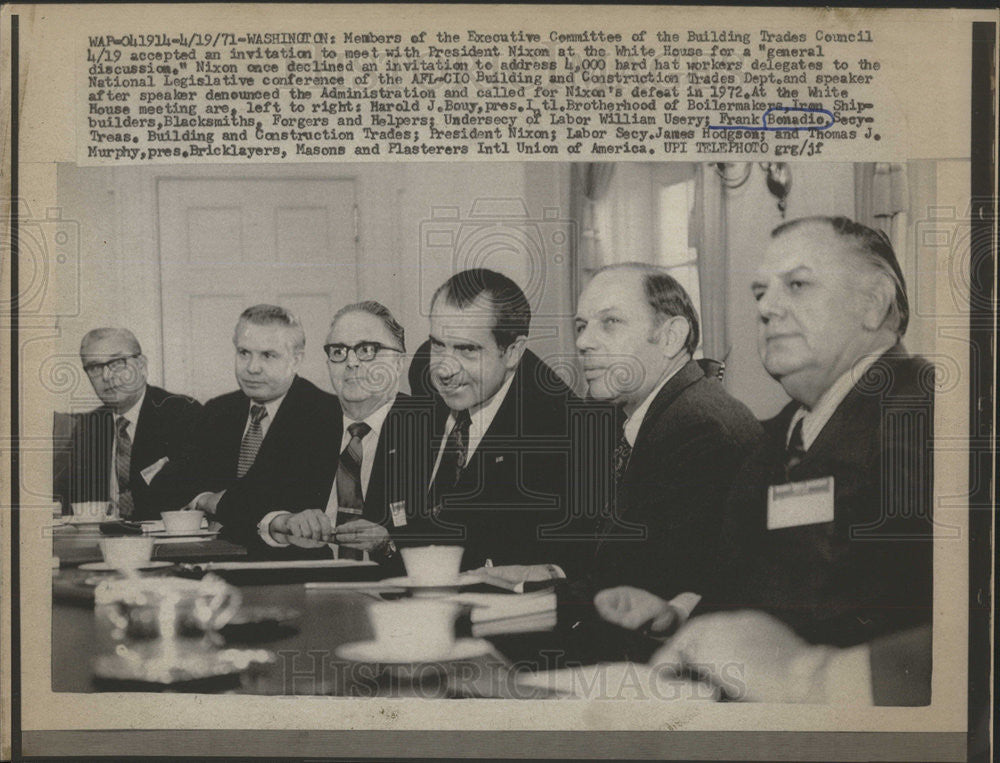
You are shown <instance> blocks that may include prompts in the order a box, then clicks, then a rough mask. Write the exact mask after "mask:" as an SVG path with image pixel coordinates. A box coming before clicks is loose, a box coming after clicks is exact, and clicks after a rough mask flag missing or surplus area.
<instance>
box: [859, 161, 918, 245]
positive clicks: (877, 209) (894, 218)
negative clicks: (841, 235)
mask: <svg viewBox="0 0 1000 763" xmlns="http://www.w3.org/2000/svg"><path fill="white" fill-rule="evenodd" d="M854 190H855V202H854V204H855V206H854V218H855V219H856V220H857V221H858V222H859V223H863V224H864V225H867V226H868V227H869V228H875V229H876V230H880V231H882V232H883V233H885V234H886V235H887V236H888V237H889V241H891V242H892V248H893V249H895V250H896V256H897V257H898V258H899V259H900V265H902V264H903V263H902V259H903V257H904V256H905V253H906V228H907V225H908V219H907V217H908V216H907V210H908V209H909V202H910V198H909V191H908V189H907V182H906V165H904V164H890V163H888V162H876V163H864V164H856V165H854Z"/></svg>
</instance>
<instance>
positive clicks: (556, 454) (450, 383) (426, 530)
mask: <svg viewBox="0 0 1000 763" xmlns="http://www.w3.org/2000/svg"><path fill="white" fill-rule="evenodd" d="M530 322H531V308H530V306H529V304H528V300H527V299H526V298H525V295H524V292H522V291H521V289H520V287H519V286H518V285H517V284H516V283H514V281H512V280H511V279H509V278H507V277H506V276H504V275H502V274H500V273H497V272H494V271H492V270H486V269H483V268H476V269H472V270H465V271H462V272H459V273H456V274H455V275H454V276H452V277H451V278H449V279H448V280H447V281H446V282H445V283H444V284H443V285H442V286H441V287H440V288H438V289H437V291H436V292H435V293H434V296H433V298H432V300H431V316H430V358H429V372H428V376H429V379H430V382H431V384H432V386H433V388H434V392H435V396H434V399H435V414H434V438H433V441H432V445H431V448H430V458H431V469H430V471H431V482H430V487H429V490H428V496H427V506H426V508H425V511H424V512H423V514H424V515H423V516H421V517H416V518H415V519H414V521H413V522H412V523H411V526H410V527H409V528H408V530H407V538H406V542H408V543H432V542H433V543H454V544H456V545H463V546H465V557H464V560H463V563H462V564H463V567H464V568H465V569H470V568H476V567H480V566H482V565H484V564H487V563H492V564H496V565H508V564H514V565H521V564H535V563H545V562H560V561H562V556H563V555H564V553H565V551H566V548H567V547H566V546H565V545H564V544H561V543H560V542H558V541H554V540H551V539H547V538H546V530H547V529H552V528H555V527H558V526H559V525H560V524H561V523H562V522H563V521H564V520H565V518H566V516H567V515H568V513H569V506H568V500H569V499H568V494H569V492H570V488H569V483H570V479H571V474H570V449H571V442H570V428H569V416H570V408H571V403H572V401H574V400H576V397H575V395H573V393H572V392H571V390H570V389H569V387H567V385H566V384H565V383H564V382H563V381H562V380H561V379H560V378H559V376H558V375H557V374H556V373H555V372H554V371H553V370H552V369H551V368H550V367H549V366H547V365H546V364H545V363H544V362H542V361H541V360H540V359H539V358H538V357H537V356H536V355H535V354H534V353H532V352H531V351H530V350H528V349H526V347H525V344H526V342H527V339H528V331H529V326H530ZM418 353H419V350H418Z"/></svg>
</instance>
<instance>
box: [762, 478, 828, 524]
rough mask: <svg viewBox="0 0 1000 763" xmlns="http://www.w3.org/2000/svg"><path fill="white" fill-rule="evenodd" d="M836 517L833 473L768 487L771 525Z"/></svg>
mask: <svg viewBox="0 0 1000 763" xmlns="http://www.w3.org/2000/svg"><path fill="white" fill-rule="evenodd" d="M832 521H833V477H832V476H831V477H820V478H819V479H815V480H806V481H804V482H789V483H787V484H784V485H771V486H770V487H769V488H768V489H767V529H768V530H781V529H784V528H786V527H801V526H803V525H817V524H821V523H823V522H832Z"/></svg>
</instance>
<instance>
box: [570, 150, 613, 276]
mask: <svg viewBox="0 0 1000 763" xmlns="http://www.w3.org/2000/svg"><path fill="white" fill-rule="evenodd" d="M614 172H615V164H614V162H578V163H576V164H574V165H573V166H572V168H571V170H570V205H571V207H572V219H573V220H575V221H576V224H577V226H578V228H577V235H576V236H575V237H574V241H575V247H576V251H575V256H576V262H577V267H578V269H579V270H580V271H583V272H586V271H591V270H596V269H597V268H598V267H600V254H599V253H598V252H597V251H596V249H597V236H598V231H597V229H596V223H595V220H594V206H595V203H596V202H597V201H599V200H601V199H602V198H604V196H605V194H606V193H607V191H608V188H609V187H610V185H611V178H612V177H613V176H614Z"/></svg>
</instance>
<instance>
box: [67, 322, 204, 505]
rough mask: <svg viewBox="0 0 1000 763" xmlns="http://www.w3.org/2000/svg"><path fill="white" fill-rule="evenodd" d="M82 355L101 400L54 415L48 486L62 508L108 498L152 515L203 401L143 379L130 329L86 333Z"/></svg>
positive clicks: (183, 454)
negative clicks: (85, 410) (76, 410)
mask: <svg viewBox="0 0 1000 763" xmlns="http://www.w3.org/2000/svg"><path fill="white" fill-rule="evenodd" d="M80 360H81V362H82V364H83V369H84V371H85V372H86V374H87V378H88V379H89V380H90V384H91V386H92V387H93V388H94V392H96V393H97V397H98V398H100V400H101V403H102V405H101V406H100V407H99V408H97V409H95V410H93V411H90V412H89V413H86V414H82V415H80V416H69V417H57V432H56V453H55V457H54V459H53V466H54V478H55V479H54V487H55V490H54V493H55V495H56V496H57V497H58V499H59V500H60V502H61V503H62V504H63V512H64V513H70V512H71V504H72V503H74V502H77V501H108V502H109V503H110V504H111V506H112V509H113V510H114V512H115V513H116V514H117V515H118V516H120V517H122V518H123V519H131V520H136V521H138V520H142V519H151V518H155V517H157V516H159V512H160V511H161V510H162V509H163V508H166V507H167V505H168V501H169V495H170V493H169V490H168V489H167V488H168V485H169V479H170V477H169V475H171V474H174V473H176V471H177V470H178V469H179V468H181V467H182V466H183V464H184V463H185V461H186V460H187V458H188V457H189V452H190V448H191V444H192V433H193V430H194V428H195V426H196V424H197V420H198V417H199V415H200V413H201V405H200V404H199V403H198V402H197V401H195V400H193V399H191V398H190V397H187V396H185V395H177V394H174V393H171V392H167V391H166V390H163V389H160V388H159V387H154V386H152V385H150V384H147V383H146V357H145V355H143V354H142V348H141V347H140V346H139V341H138V340H137V339H136V338H135V335H134V334H133V333H132V332H131V331H129V330H128V329H122V328H97V329H93V330H92V331H89V332H87V334H86V336H84V338H83V341H82V342H81V343H80ZM65 427H68V431H58V430H61V429H64V428H65Z"/></svg>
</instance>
